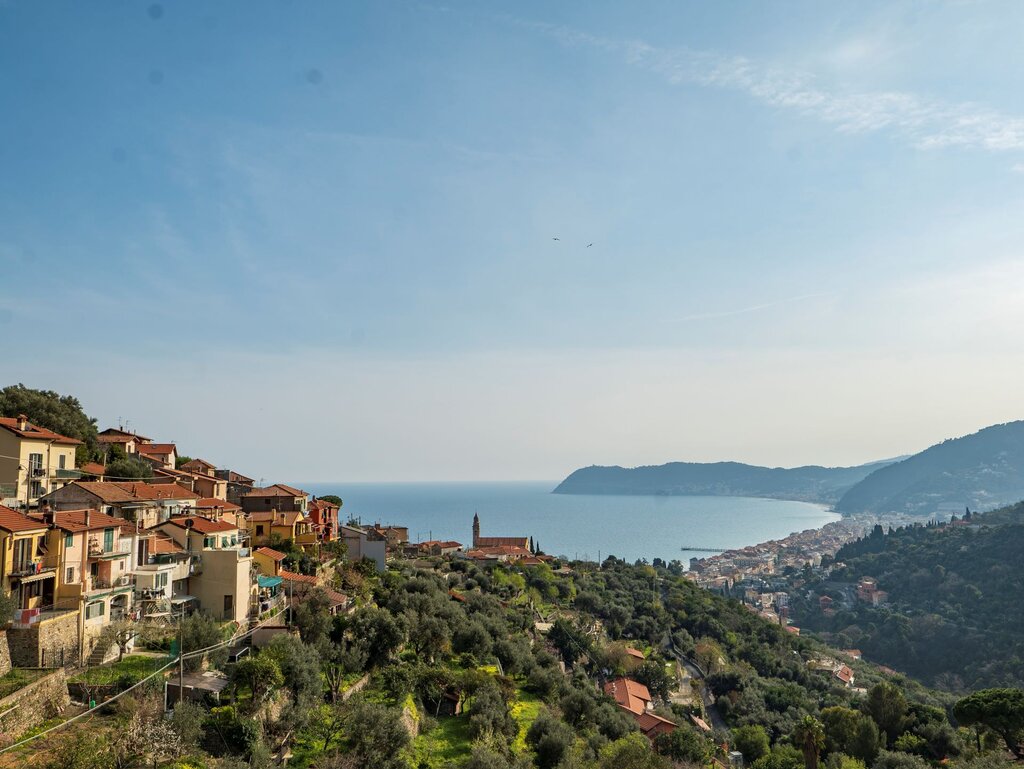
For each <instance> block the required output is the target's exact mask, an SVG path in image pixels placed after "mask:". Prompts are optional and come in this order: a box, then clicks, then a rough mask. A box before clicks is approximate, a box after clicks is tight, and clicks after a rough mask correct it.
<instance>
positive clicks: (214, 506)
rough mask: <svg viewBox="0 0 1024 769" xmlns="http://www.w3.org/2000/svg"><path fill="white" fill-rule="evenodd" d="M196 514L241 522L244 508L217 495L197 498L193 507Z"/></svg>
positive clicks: (214, 518)
mask: <svg viewBox="0 0 1024 769" xmlns="http://www.w3.org/2000/svg"><path fill="white" fill-rule="evenodd" d="M192 509H193V510H195V512H196V515H201V516H203V517H204V518H211V519H213V520H215V521H226V522H227V523H234V524H236V525H238V524H239V519H240V518H241V515H242V508H240V507H239V506H238V505H236V504H234V503H233V502H228V501H227V500H226V499H218V498H216V497H203V498H202V499H197V500H196V503H195V505H194V506H193V508H192Z"/></svg>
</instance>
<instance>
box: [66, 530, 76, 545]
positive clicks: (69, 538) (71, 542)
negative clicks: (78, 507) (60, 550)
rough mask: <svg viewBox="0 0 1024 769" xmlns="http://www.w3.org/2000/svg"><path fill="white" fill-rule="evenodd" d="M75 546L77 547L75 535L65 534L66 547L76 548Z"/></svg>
mask: <svg viewBox="0 0 1024 769" xmlns="http://www.w3.org/2000/svg"><path fill="white" fill-rule="evenodd" d="M74 546H75V535H74V534H71V533H70V532H69V533H68V534H65V535H64V547H74Z"/></svg>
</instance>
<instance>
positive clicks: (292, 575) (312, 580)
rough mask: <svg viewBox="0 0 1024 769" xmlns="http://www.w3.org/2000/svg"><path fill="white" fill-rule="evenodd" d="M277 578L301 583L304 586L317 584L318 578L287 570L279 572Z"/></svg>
mask: <svg viewBox="0 0 1024 769" xmlns="http://www.w3.org/2000/svg"><path fill="white" fill-rule="evenodd" d="M277 576H279V577H281V578H282V579H286V580H288V581H289V582H300V583H302V584H304V585H315V584H316V577H314V576H311V575H309V574H299V573H298V572H294V571H287V570H286V569H281V571H279V572H278V574H277Z"/></svg>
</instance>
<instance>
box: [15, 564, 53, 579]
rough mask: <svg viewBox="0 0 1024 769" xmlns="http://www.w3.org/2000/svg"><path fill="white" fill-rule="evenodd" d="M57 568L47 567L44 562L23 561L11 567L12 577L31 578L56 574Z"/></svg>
mask: <svg viewBox="0 0 1024 769" xmlns="http://www.w3.org/2000/svg"><path fill="white" fill-rule="evenodd" d="M56 572H57V567H56V566H47V565H46V564H45V563H44V562H43V561H22V562H21V563H15V564H14V565H13V566H12V567H11V576H12V577H31V576H34V575H36V574H55V573H56Z"/></svg>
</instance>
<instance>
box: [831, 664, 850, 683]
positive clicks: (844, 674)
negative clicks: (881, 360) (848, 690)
mask: <svg viewBox="0 0 1024 769" xmlns="http://www.w3.org/2000/svg"><path fill="white" fill-rule="evenodd" d="M834 675H835V677H836V680H838V681H839V683H841V684H842V685H843V686H853V680H854V676H853V671H852V670H851V669H850V668H849V667H848V666H846V665H840V666H839V667H838V668H837V669H836V671H835V673H834Z"/></svg>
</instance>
